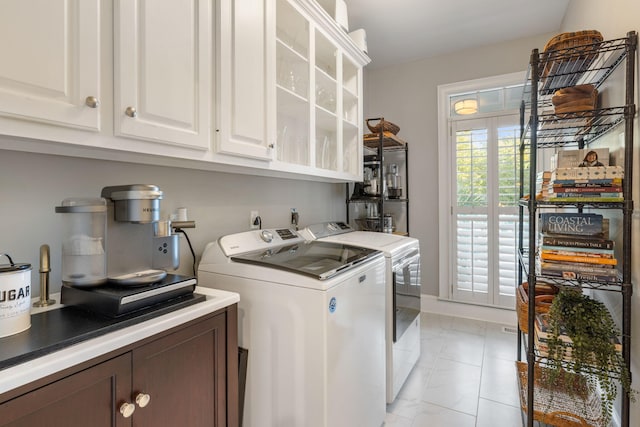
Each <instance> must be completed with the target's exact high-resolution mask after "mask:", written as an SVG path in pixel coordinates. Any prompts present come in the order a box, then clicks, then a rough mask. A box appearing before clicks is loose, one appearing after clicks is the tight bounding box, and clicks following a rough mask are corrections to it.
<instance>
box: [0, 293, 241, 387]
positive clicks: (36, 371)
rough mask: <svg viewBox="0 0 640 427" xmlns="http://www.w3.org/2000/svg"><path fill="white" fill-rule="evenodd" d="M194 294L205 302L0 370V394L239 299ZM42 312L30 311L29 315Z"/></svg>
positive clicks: (216, 294)
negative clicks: (202, 297) (202, 296)
mask: <svg viewBox="0 0 640 427" xmlns="http://www.w3.org/2000/svg"><path fill="white" fill-rule="evenodd" d="M195 292H196V293H198V294H201V295H205V296H206V300H205V301H203V302H200V303H197V304H194V305H191V306H189V307H185V308H182V309H179V310H176V311H173V312H171V313H167V314H164V315H161V316H158V317H155V318H153V319H151V320H147V321H145V322H141V323H137V324H135V325H132V326H129V327H125V328H122V329H119V330H117V331H113V332H109V333H106V334H104V335H101V336H100V337H97V338H93V339H89V340H87V341H83V342H81V343H78V344H74V345H71V346H69V347H66V348H64V349H62V350H59V351H55V352H53V353H49V354H47V355H45V356H42V357H39V358H37V359H33V360H30V361H28V362H25V363H21V364H19V365H15V366H11V367H8V368H6V369H3V370H1V371H0V394H2V393H5V392H7V391H9V390H12V389H14V388H16V387H20V386H22V385H25V384H28V383H30V382H32V381H35V380H38V379H40V378H43V377H46V376H47V375H51V374H54V373H56V372H58V371H61V370H63V369H66V368H69V367H72V366H74V365H77V364H79V363H82V362H85V361H87V360H90V359H92V358H94V357H98V356H100V355H102V354H105V353H109V352H111V351H113V350H117V349H119V348H121V347H124V346H126V345H129V344H132V343H135V342H136V341H140V340H142V339H145V338H148V337H150V336H152V335H155V334H158V333H160V332H163V331H166V330H168V329H171V328H173V327H176V326H179V325H181V324H183V323H187V322H189V321H191V320H194V319H197V318H199V317H202V316H205V315H207V314H209V313H213V312H214V311H217V310H219V309H222V308H225V307H228V306H230V305H232V304H235V303H237V302H238V301H240V296H239V295H238V294H237V293H234V292H227V291H222V290H219V289H211V288H204V287H200V286H198V287H196V290H195ZM57 300H58V301H59V300H60V299H59V298H57ZM60 307H62V305H60V304H57V305H54V306H51V307H48V308H47V309H53V310H55V309H58V308H60ZM42 310H43V309H37V310H36V309H34V310H32V314H33V313H36V312H38V311H42Z"/></svg>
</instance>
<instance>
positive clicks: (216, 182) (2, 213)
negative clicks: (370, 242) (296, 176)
mask: <svg viewBox="0 0 640 427" xmlns="http://www.w3.org/2000/svg"><path fill="white" fill-rule="evenodd" d="M119 184H154V185H158V186H159V187H160V188H161V189H162V191H163V192H164V200H162V204H161V206H162V211H163V212H162V217H163V218H166V217H167V216H168V215H169V214H171V213H172V212H173V211H174V210H175V209H176V208H177V207H183V206H184V207H187V209H188V214H189V219H192V220H195V221H196V228H195V229H188V230H186V231H187V233H188V235H189V238H190V239H191V241H192V243H193V245H194V249H195V252H196V254H197V255H198V257H199V256H200V255H202V250H203V249H204V246H205V245H206V244H207V243H208V242H210V241H214V240H215V239H217V238H218V237H220V236H223V235H225V234H229V233H236V232H240V231H245V230H247V229H248V228H249V215H250V211H252V210H258V211H260V215H261V217H262V219H263V227H264V228H273V227H288V226H289V219H290V209H291V208H297V210H298V212H300V224H301V225H304V224H309V223H313V222H319V221H326V220H329V219H344V218H345V202H344V200H345V199H344V197H345V193H344V185H343V184H327V183H317V182H309V181H299V180H287V179H276V178H265V177H256V176H250V175H240V174H229V173H219V172H205V171H198V170H191V169H181V168H170V167H159V166H147V165H136V164H129V163H123V162H110V161H102V160H87V159H79V158H71V157H64V156H53V155H43V154H32V153H22V152H15V151H6V150H0V236H2V237H1V238H0V253H9V254H10V255H11V257H12V258H13V259H14V261H16V262H27V263H31V264H32V266H33V272H32V285H33V289H34V294H35V295H39V275H38V263H39V248H40V245H41V244H43V243H46V244H48V245H49V246H50V247H51V268H52V270H53V271H52V273H51V284H52V292H57V291H58V290H59V288H60V266H61V257H60V248H61V233H60V225H61V224H62V218H61V217H60V215H61V214H56V213H55V212H54V208H55V206H58V205H60V202H61V201H62V200H63V199H65V198H68V197H99V196H100V191H101V189H102V187H105V186H108V185H119ZM180 240H181V265H180V269H179V270H178V271H179V272H180V273H184V274H188V273H189V272H190V271H191V262H192V261H191V254H190V252H189V251H188V247H187V245H186V241H185V239H182V238H181V239H180ZM6 263H7V260H6V258H2V259H0V264H6Z"/></svg>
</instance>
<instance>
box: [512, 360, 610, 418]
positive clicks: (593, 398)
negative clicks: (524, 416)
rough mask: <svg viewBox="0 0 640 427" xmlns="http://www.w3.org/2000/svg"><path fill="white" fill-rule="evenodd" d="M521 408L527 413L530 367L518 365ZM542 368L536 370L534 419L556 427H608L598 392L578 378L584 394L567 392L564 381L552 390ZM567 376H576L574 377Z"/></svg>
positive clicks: (537, 367)
mask: <svg viewBox="0 0 640 427" xmlns="http://www.w3.org/2000/svg"><path fill="white" fill-rule="evenodd" d="M516 368H517V371H518V385H519V395H520V405H521V406H522V410H523V411H525V412H526V411H527V374H528V372H527V364H526V363H525V362H516ZM546 369H547V368H544V367H542V366H539V365H536V366H535V368H534V390H533V396H534V399H533V400H534V403H533V419H534V420H536V421H540V422H542V423H546V424H549V425H552V426H557V427H605V426H604V424H603V422H602V421H603V420H602V401H601V400H600V396H599V395H598V393H597V391H596V390H595V389H593V387H590V386H589V385H588V384H587V383H586V380H585V379H584V378H579V379H578V381H579V387H578V388H583V387H584V390H583V392H582V393H581V392H579V391H578V392H576V391H575V387H574V390H572V391H571V392H568V391H566V390H567V388H568V387H566V386H565V385H564V384H563V383H562V381H558V384H557V386H555V387H554V388H553V390H552V389H550V388H549V387H548V386H546V385H545V384H544V382H543V381H542V376H543V375H545V374H546V373H545V370H546ZM565 375H572V376H577V374H573V373H569V372H567V373H565Z"/></svg>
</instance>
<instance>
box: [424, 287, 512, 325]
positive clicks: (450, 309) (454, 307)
mask: <svg viewBox="0 0 640 427" xmlns="http://www.w3.org/2000/svg"><path fill="white" fill-rule="evenodd" d="M420 303H421V307H420V309H421V311H424V312H427V313H435V314H442V315H445V316H455V317H464V318H466V319H473V320H482V321H485V322H492V323H500V324H503V325H508V326H512V327H514V328H515V327H516V324H517V315H516V312H515V310H509V309H503V308H495V307H488V306H482V305H475V304H467V303H461V302H454V301H448V300H443V299H440V298H438V297H436V296H434V295H425V294H422V295H421V300H420Z"/></svg>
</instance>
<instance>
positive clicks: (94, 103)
mask: <svg viewBox="0 0 640 427" xmlns="http://www.w3.org/2000/svg"><path fill="white" fill-rule="evenodd" d="M84 103H85V104H86V106H87V107H89V108H98V107H99V106H100V100H99V99H98V98H96V97H95V96H87V98H86V99H85V100H84Z"/></svg>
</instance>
